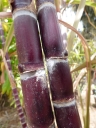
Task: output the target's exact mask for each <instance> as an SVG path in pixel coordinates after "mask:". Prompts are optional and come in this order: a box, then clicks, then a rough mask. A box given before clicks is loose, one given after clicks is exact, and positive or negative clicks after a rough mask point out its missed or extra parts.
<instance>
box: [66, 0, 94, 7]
mask: <svg viewBox="0 0 96 128" xmlns="http://www.w3.org/2000/svg"><path fill="white" fill-rule="evenodd" d="M80 1H81V0H72V2H71V4H79V3H80ZM69 2H70V0H66V3H69ZM85 4H86V5H87V6H90V7H96V2H91V1H89V0H86V3H85Z"/></svg>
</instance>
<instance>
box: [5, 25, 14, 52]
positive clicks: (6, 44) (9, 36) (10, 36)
mask: <svg viewBox="0 0 96 128" xmlns="http://www.w3.org/2000/svg"><path fill="white" fill-rule="evenodd" d="M13 33H14V27H13V23H12V24H11V27H10V30H9V32H8V35H7V38H6V43H5V45H4V54H6V52H7V51H8V47H9V45H10V43H11V40H12V37H13Z"/></svg>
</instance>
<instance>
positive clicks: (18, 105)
mask: <svg viewBox="0 0 96 128" xmlns="http://www.w3.org/2000/svg"><path fill="white" fill-rule="evenodd" d="M0 36H1V40H2V45H3V48H4V45H5V37H4V31H3V29H2V25H1V23H0ZM1 54H2V58H3V61H4V64H5V67H6V70H7V72H8V76H9V80H10V83H11V88H12V92H13V96H14V100H15V104H16V108H17V111H18V115H19V119H20V122H21V125H22V128H27V125H26V121H25V116H24V112H23V109H22V107H21V103H20V99H19V96H18V91H17V85H16V82H15V79H14V76H13V72H12V68H11V61H10V58H9V55H8V53H6V55H5V56H4V54H3V51H1Z"/></svg>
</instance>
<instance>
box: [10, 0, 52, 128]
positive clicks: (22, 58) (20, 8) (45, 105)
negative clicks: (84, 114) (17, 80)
mask: <svg viewBox="0 0 96 128" xmlns="http://www.w3.org/2000/svg"><path fill="white" fill-rule="evenodd" d="M23 3H24V4H23ZM25 3H26V4H25ZM30 3H31V0H22V2H21V1H19V0H14V2H13V3H12V4H11V5H12V10H13V20H14V29H15V36H16V46H17V55H18V60H19V66H18V67H19V71H20V77H21V84H22V91H23V97H24V104H25V112H26V116H27V121H28V126H29V128H49V127H50V128H52V127H54V126H53V123H54V118H53V113H52V109H51V103H50V97H49V90H48V87H47V81H46V75H45V70H44V64H43V58H42V51H41V46H40V40H39V33H38V27H37V18H36V15H35V13H33V11H31V10H32V9H31V10H30V9H28V6H29V4H30ZM26 7H27V9H26Z"/></svg>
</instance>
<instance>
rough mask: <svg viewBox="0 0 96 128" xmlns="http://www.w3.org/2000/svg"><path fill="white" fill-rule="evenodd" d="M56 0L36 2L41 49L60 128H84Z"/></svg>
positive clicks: (37, 0) (39, 0)
mask: <svg viewBox="0 0 96 128" xmlns="http://www.w3.org/2000/svg"><path fill="white" fill-rule="evenodd" d="M53 3H54V1H53V0H36V4H37V10H38V11H37V13H38V15H37V16H38V22H39V27H40V33H41V40H42V45H43V49H44V53H45V57H46V62H47V67H48V74H49V82H50V88H51V92H52V100H53V106H54V111H55V116H56V121H57V126H58V128H81V122H80V118H79V114H78V110H77V105H76V101H75V98H74V93H73V84H72V78H71V74H70V69H69V65H68V61H67V59H64V48H63V42H62V39H61V33H60V28H59V24H58V19H57V14H56V9H55V6H54V4H53Z"/></svg>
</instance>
